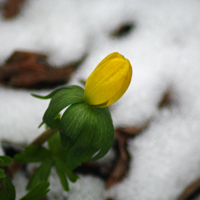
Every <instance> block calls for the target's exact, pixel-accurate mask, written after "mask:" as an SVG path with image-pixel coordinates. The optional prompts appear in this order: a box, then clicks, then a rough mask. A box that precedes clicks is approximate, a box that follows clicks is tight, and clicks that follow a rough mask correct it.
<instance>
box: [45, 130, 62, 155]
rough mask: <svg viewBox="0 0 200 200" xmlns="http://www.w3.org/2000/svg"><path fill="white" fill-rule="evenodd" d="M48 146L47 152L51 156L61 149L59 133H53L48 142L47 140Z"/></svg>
mask: <svg viewBox="0 0 200 200" xmlns="http://www.w3.org/2000/svg"><path fill="white" fill-rule="evenodd" d="M48 146H49V150H50V151H51V152H52V153H53V154H56V152H58V150H59V149H60V147H61V142H60V134H59V132H57V133H55V134H54V135H53V136H52V137H51V138H49V140H48Z"/></svg>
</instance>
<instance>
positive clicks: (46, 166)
mask: <svg viewBox="0 0 200 200" xmlns="http://www.w3.org/2000/svg"><path fill="white" fill-rule="evenodd" d="M52 164H53V161H52V160H50V159H49V160H46V161H45V162H43V163H42V164H41V165H40V166H39V167H38V168H37V169H36V171H35V172H34V174H33V175H32V176H31V178H30V180H29V182H28V185H27V186H26V189H27V190H30V189H32V188H33V187H34V186H35V185H37V184H38V183H39V182H41V181H47V180H48V178H49V175H50V173H51V168H52Z"/></svg>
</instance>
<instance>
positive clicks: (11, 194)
mask: <svg viewBox="0 0 200 200" xmlns="http://www.w3.org/2000/svg"><path fill="white" fill-rule="evenodd" d="M1 180H2V183H3V188H4V191H5V194H4V193H3V192H2V191H1V190H0V199H1V200H15V195H16V192H15V187H14V185H13V184H12V182H11V181H10V179H9V178H8V177H5V178H2V179H1Z"/></svg>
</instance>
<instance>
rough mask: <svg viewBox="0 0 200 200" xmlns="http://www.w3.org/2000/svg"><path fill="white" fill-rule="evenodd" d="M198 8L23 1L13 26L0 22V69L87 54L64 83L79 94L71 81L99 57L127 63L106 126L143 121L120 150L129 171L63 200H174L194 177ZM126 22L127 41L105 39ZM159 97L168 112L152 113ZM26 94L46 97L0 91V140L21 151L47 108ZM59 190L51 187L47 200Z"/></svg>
mask: <svg viewBox="0 0 200 200" xmlns="http://www.w3.org/2000/svg"><path fill="white" fill-rule="evenodd" d="M199 9H200V1H198V0H190V1H189V0H168V1H162V0H153V1H148V0H141V1H136V0H124V1H116V0H107V1H105V0H99V1H92V0H88V1H87V2H86V1H83V0H82V1H76V0H69V1H65V0H59V1H56V2H55V1H48V0H40V1H37V0H32V1H27V2H26V3H25V4H24V6H23V9H22V11H21V13H20V15H18V16H17V18H15V19H12V20H4V19H3V17H0V44H1V46H0V64H2V63H3V62H4V60H5V59H7V58H8V56H9V55H10V54H11V53H12V52H13V51H14V50H28V51H40V52H44V53H47V54H48V55H49V59H48V61H49V62H50V63H51V64H53V65H55V67H59V66H62V65H64V64H66V63H68V62H71V61H75V60H78V59H80V58H81V57H82V56H83V55H84V54H85V53H87V55H88V56H87V58H86V60H85V61H84V63H83V64H82V65H81V66H80V67H79V69H77V71H76V72H75V74H74V75H73V77H72V79H71V80H70V82H69V84H78V85H81V83H80V82H79V80H80V79H84V80H86V79H87V77H88V76H89V74H90V73H91V72H92V70H93V69H94V68H95V67H96V65H97V64H98V63H99V62H100V61H101V60H102V59H103V58H104V57H105V56H107V55H108V54H109V53H111V52H115V51H117V52H119V53H121V54H122V55H124V56H125V57H126V58H128V59H129V60H130V62H131V64H132V67H133V77H132V82H131V85H130V87H129V89H128V90H127V92H126V93H125V95H124V96H123V97H122V98H121V99H120V100H119V101H118V102H116V103H115V104H114V105H112V106H111V114H112V118H113V123H114V126H115V127H116V128H117V127H123V126H137V125H140V124H143V123H145V122H146V121H147V120H150V119H151V120H152V121H151V123H150V126H149V127H148V128H147V129H146V130H144V131H143V132H142V133H141V134H140V135H139V136H137V137H136V138H134V139H133V140H130V141H129V146H128V148H129V152H130V154H131V157H132V160H131V168H130V171H129V174H128V176H127V177H126V178H125V179H124V180H123V181H122V182H121V183H119V184H117V185H115V186H114V187H112V188H111V189H110V190H108V191H106V190H105V189H104V183H103V181H101V180H99V179H98V178H96V177H91V176H82V177H81V179H80V180H78V182H77V183H76V184H73V185H70V186H71V191H70V192H69V193H68V194H64V193H63V196H65V197H67V198H68V199H77V200H78V199H83V198H82V197H83V196H84V199H85V200H89V199H103V198H107V197H114V198H115V199H116V200H118V199H127V200H140V199H142V200H143V199H145V200H155V199H159V200H169V199H170V200H173V199H177V197H178V196H179V195H180V193H181V192H182V191H183V189H184V188H185V187H186V186H187V185H188V184H190V183H191V182H192V181H194V180H195V179H196V178H197V177H199V176H200V170H199V163H200V156H199V154H198V152H200V145H199V141H200V123H199V119H200V95H199V92H198V91H199V89H200V80H199V76H200V67H199V63H200V57H199V51H200V21H199V19H200V12H199ZM128 22H129V23H134V28H133V30H132V31H131V32H130V33H129V34H128V35H126V36H124V37H121V38H117V37H113V36H111V35H112V33H113V31H115V30H117V29H118V27H119V26H121V25H122V24H124V23H128ZM24 28H26V29H24ZM24 30H25V31H24ZM168 90H170V91H171V93H172V100H171V101H172V105H171V106H166V107H165V108H162V109H159V108H158V104H159V102H160V101H161V100H162V97H163V95H164V94H165V93H166V91H168ZM32 92H33V93H38V94H44V95H45V94H47V93H49V92H50V90H43V91H32V90H16V89H13V88H8V87H4V86H0V94H1V96H0V106H1V112H0V118H1V120H0V127H1V130H0V140H9V141H11V142H15V143H23V144H28V143H29V142H31V141H32V140H33V139H34V138H35V137H36V136H37V135H39V134H40V133H41V132H42V131H43V130H42V128H41V129H39V130H38V129H37V127H38V125H39V124H40V122H41V119H42V115H43V113H44V111H45V109H46V107H47V106H48V101H46V100H45V101H42V100H38V99H35V98H33V97H31V96H30V93H32ZM110 159H112V158H110ZM53 177H54V176H53V175H52V176H51V178H50V180H51V185H53V182H54V178H53ZM16 186H17V184H16ZM19 190H20V189H19ZM60 191H62V188H61V187H60V188H59V187H58V184H57V187H56V188H54V189H52V191H51V192H50V194H49V195H50V196H51V197H52V195H53V196H56V195H57V196H58V194H59V193H60ZM60 199H62V197H60Z"/></svg>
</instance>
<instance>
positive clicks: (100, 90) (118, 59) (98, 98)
mask: <svg viewBox="0 0 200 200" xmlns="http://www.w3.org/2000/svg"><path fill="white" fill-rule="evenodd" d="M131 77H132V67H131V64H130V62H129V60H128V59H126V58H124V56H122V55H121V54H119V53H117V52H114V53H111V54H109V55H108V56H107V57H106V58H104V59H103V60H102V61H101V62H100V63H99V64H98V65H97V67H96V68H95V70H94V71H93V72H92V74H91V75H90V76H89V77H88V79H87V81H86V84H85V91H84V98H85V102H86V103H88V104H89V105H93V106H95V107H99V108H103V107H107V106H109V105H111V104H113V103H115V102H116V101H117V100H118V99H120V98H121V97H122V95H123V94H124V93H125V92H126V90H127V88H128V86H129V84H130V82H131Z"/></svg>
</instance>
